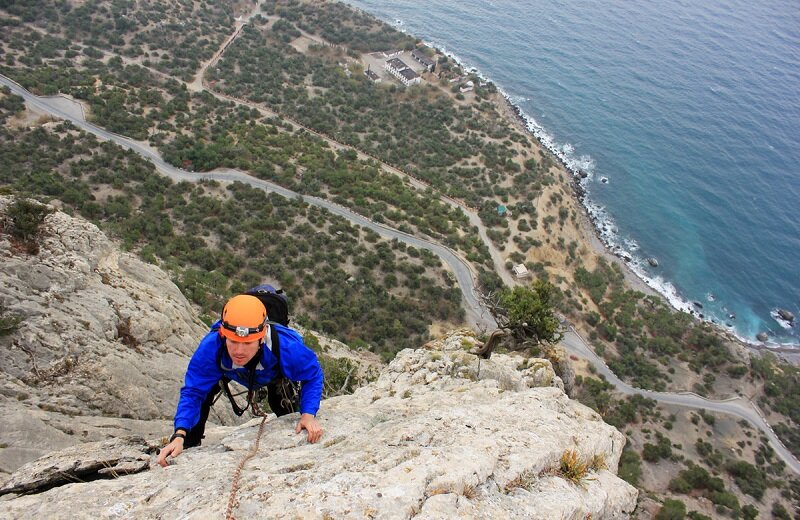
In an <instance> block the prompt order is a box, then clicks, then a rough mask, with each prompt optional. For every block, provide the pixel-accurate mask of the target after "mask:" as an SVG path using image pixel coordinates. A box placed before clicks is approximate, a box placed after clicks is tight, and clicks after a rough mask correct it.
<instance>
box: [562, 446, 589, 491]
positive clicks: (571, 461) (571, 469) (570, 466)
mask: <svg viewBox="0 0 800 520" xmlns="http://www.w3.org/2000/svg"><path fill="white" fill-rule="evenodd" d="M588 473H589V464H588V463H587V462H585V461H582V460H581V459H580V457H579V456H578V452H577V451H575V450H567V451H565V452H564V453H563V454H562V455H561V462H560V463H559V467H558V474H559V475H560V476H561V477H562V478H564V479H566V480H569V481H570V482H572V483H573V484H576V485H581V486H582V485H583V484H584V480H585V479H586V475H587V474H588Z"/></svg>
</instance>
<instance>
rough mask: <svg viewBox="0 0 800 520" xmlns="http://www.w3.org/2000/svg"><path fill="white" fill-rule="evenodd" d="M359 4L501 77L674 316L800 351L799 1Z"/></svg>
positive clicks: (613, 243) (614, 244) (406, 0)
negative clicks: (654, 263)
mask: <svg viewBox="0 0 800 520" xmlns="http://www.w3.org/2000/svg"><path fill="white" fill-rule="evenodd" d="M349 3H351V4H352V5H355V6H356V7H359V8H361V9H363V10H365V11H367V12H370V13H372V14H374V15H376V16H378V17H379V18H381V19H383V20H386V21H388V22H389V23H393V24H395V25H397V26H399V28H401V29H402V30H405V31H407V32H409V33H411V34H414V35H415V36H418V37H420V38H421V39H423V40H424V41H426V42H428V43H430V44H432V45H435V46H436V47H438V48H440V49H443V50H445V51H447V52H449V53H452V54H453V55H455V56H457V57H458V58H459V60H461V61H462V63H464V64H465V65H466V66H468V67H475V68H476V69H478V70H479V71H480V72H481V73H482V74H483V75H485V76H487V77H488V78H490V79H492V80H493V81H495V83H497V85H498V86H499V87H500V88H501V89H502V90H503V91H504V92H505V93H506V94H507V95H508V96H509V98H510V99H511V100H512V102H514V103H515V104H516V105H518V106H519V108H520V109H521V110H522V111H523V112H524V113H525V114H526V116H528V118H529V121H530V127H531V128H532V129H534V130H535V131H536V133H537V134H538V135H539V136H540V138H541V139H542V140H543V141H544V142H545V143H546V144H548V145H549V146H550V147H551V148H552V149H554V150H556V151H557V152H558V153H559V154H560V155H562V156H563V157H564V158H565V160H566V162H567V163H568V164H571V165H573V166H574V167H581V168H583V169H585V170H586V171H588V172H590V173H591V177H590V179H588V180H587V182H586V188H587V190H588V192H589V202H588V206H589V209H590V212H591V213H592V214H593V215H594V216H595V217H596V223H597V224H598V227H599V230H600V232H601V235H602V237H603V239H604V240H605V241H606V242H607V244H609V246H610V247H611V248H612V249H614V248H620V249H624V250H626V251H628V252H630V253H631V254H632V255H633V258H634V260H633V261H632V262H631V264H632V266H633V268H634V270H636V271H637V272H639V273H640V274H641V275H642V276H643V277H644V278H646V279H648V280H649V283H650V284H651V285H653V286H654V287H656V288H658V289H659V290H660V291H661V292H662V293H664V294H665V295H667V296H668V297H669V299H670V301H671V302H672V303H673V305H675V306H676V307H679V308H682V309H686V310H694V311H695V312H696V313H703V314H704V316H705V318H706V319H713V320H715V321H716V322H717V323H719V324H720V325H721V326H728V327H730V328H731V329H732V330H734V331H735V332H736V333H737V334H739V335H740V336H742V337H745V338H750V339H752V338H754V337H755V335H756V334H757V333H758V332H761V331H767V332H769V333H770V335H771V339H770V341H771V342H776V343H794V344H796V343H798V341H800V324H798V323H797V322H798V321H800V275H799V274H798V258H800V224H798V217H799V216H800V215H799V214H800V3H798V2H796V1H795V0H775V1H772V2H765V1H763V0H756V1H754V2H746V1H744V0H732V1H731V2H725V3H724V5H723V3H719V4H720V5H711V3H705V2H699V3H698V2H688V1H682V0H666V1H665V2H647V1H644V0H631V1H625V2H623V1H619V0H612V1H611V2H605V3H601V4H599V3H597V2H592V1H589V0H576V1H572V2H541V1H510V0H495V1H491V2H484V1H481V2H479V1H477V0H460V1H454V0H446V1H440V2H434V3H430V2H419V1H413V0H395V1H392V2H388V1H386V0H351V1H350V2H349ZM706 4H708V5H706ZM603 178H605V180H606V181H607V182H603V181H602V179H603ZM649 257H653V258H656V259H657V260H658V262H659V266H658V267H656V268H653V267H651V266H650V265H648V263H647V262H645V261H644V259H646V258H649ZM693 302H698V303H700V304H702V306H703V308H702V309H700V308H699V306H697V305H695V304H693ZM778 308H783V309H787V310H789V311H791V312H793V313H794V314H795V315H796V316H798V318H797V320H796V321H795V325H794V327H792V326H790V324H789V323H786V322H783V321H782V320H778V319H776V313H775V310H776V309H778Z"/></svg>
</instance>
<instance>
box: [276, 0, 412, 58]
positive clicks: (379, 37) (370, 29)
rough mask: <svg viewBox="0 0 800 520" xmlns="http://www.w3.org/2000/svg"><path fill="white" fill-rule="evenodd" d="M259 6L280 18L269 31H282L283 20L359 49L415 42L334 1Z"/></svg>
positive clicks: (383, 48) (397, 46)
mask: <svg viewBox="0 0 800 520" xmlns="http://www.w3.org/2000/svg"><path fill="white" fill-rule="evenodd" d="M261 9H262V11H263V12H264V14H266V15H270V16H271V15H277V16H280V17H281V18H282V19H280V20H278V21H277V22H276V23H275V24H274V25H273V27H272V30H273V31H276V32H286V31H287V29H281V26H280V25H279V23H281V22H283V24H284V25H283V27H287V26H290V27H294V26H297V27H298V28H300V29H302V30H303V31H305V32H307V33H309V34H314V35H318V36H321V37H322V38H323V39H324V40H325V41H327V42H330V43H332V44H334V45H347V47H348V48H349V49H353V50H355V51H359V52H374V51H386V50H392V49H403V48H413V46H414V44H415V43H416V40H415V39H414V38H412V37H411V36H407V35H405V34H403V33H401V32H400V31H398V30H396V29H394V28H392V27H389V26H388V25H386V24H384V23H381V22H379V21H378V20H376V19H375V18H373V17H372V16H369V15H367V14H365V13H362V12H360V11H356V10H354V9H352V8H350V7H347V6H345V5H344V4H340V3H337V2H322V3H318V4H309V3H303V2H298V1H295V0H288V1H287V0H283V1H281V0H269V1H267V2H264V3H263V4H262V7H261ZM276 25H278V29H276V28H275V26H276ZM295 30H296V29H295ZM297 36H299V32H298V34H297ZM295 37H296V36H295Z"/></svg>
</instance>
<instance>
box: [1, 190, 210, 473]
mask: <svg viewBox="0 0 800 520" xmlns="http://www.w3.org/2000/svg"><path fill="white" fill-rule="evenodd" d="M13 203H14V199H12V198H11V197H0V222H2V223H4V224H7V223H8V221H9V219H10V218H11V217H10V216H9V215H8V212H9V210H10V208H11V207H12V205H13ZM6 227H7V226H0V306H1V307H0V308H1V309H2V311H3V316H4V317H5V318H6V319H13V320H14V321H19V323H18V324H17V325H16V326H15V327H13V329H12V330H10V331H9V332H8V333H7V334H5V335H2V336H0V351H2V353H3V362H2V363H0V375H2V377H0V414H2V417H3V421H2V425H0V479H2V475H3V473H10V472H12V471H14V470H15V469H16V468H18V467H19V466H20V465H21V464H23V463H25V462H28V461H30V460H33V459H35V458H37V457H40V456H42V455H44V454H46V453H49V452H51V451H53V450H55V449H59V448H64V447H67V446H71V445H74V444H77V443H80V442H87V441H97V440H101V439H107V438H108V437H109V436H116V435H120V434H122V435H124V434H142V435H149V436H153V435H163V434H165V433H168V432H170V431H171V429H172V425H171V418H172V414H173V413H174V411H175V405H176V403H177V393H178V392H177V389H178V388H180V385H181V383H182V381H183V372H184V370H185V368H186V364H187V363H188V360H189V357H190V356H191V354H192V352H193V350H194V348H195V347H196V346H197V341H198V339H199V338H201V337H202V336H203V334H204V333H205V331H206V330H207V328H206V327H205V326H204V325H203V324H202V323H201V322H200V321H199V320H197V318H196V317H195V313H194V312H193V310H192V308H191V306H190V305H189V303H188V302H187V301H186V298H185V297H184V296H183V295H182V294H181V292H180V291H179V290H178V288H177V287H176V286H175V284H173V283H172V282H171V281H170V279H169V277H168V276H167V275H166V273H164V272H163V271H161V270H160V269H159V268H158V267H156V266H153V265H150V264H146V263H144V262H142V261H140V260H139V259H138V258H136V257H135V256H134V255H131V254H128V253H124V252H120V251H119V249H118V248H117V247H116V245H115V244H113V243H112V242H111V241H110V240H109V239H108V238H107V237H106V236H105V235H104V234H103V233H102V232H101V231H100V230H99V229H98V228H97V226H95V225H94V224H91V223H89V222H87V221H85V220H83V219H79V218H73V217H71V216H69V215H67V214H65V213H63V212H59V211H53V212H51V213H50V214H48V215H47V216H45V217H44V220H43V222H42V223H41V226H40V231H39V233H38V234H37V236H36V237H35V240H36V246H37V247H36V248H37V249H38V252H36V253H35V254H31V253H30V252H29V251H26V250H25V248H24V247H20V244H19V243H18V241H17V240H15V238H14V236H12V234H10V233H8V232H6V230H5V228H6Z"/></svg>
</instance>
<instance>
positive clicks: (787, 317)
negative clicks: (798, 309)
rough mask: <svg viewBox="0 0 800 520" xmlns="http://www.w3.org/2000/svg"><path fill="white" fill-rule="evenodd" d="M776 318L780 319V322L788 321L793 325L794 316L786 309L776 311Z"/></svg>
mask: <svg viewBox="0 0 800 520" xmlns="http://www.w3.org/2000/svg"><path fill="white" fill-rule="evenodd" d="M777 312H778V316H780V317H781V319H782V320H785V321H788V322H789V323H794V314H792V313H791V312H789V311H787V310H786V309H778V311H777Z"/></svg>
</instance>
